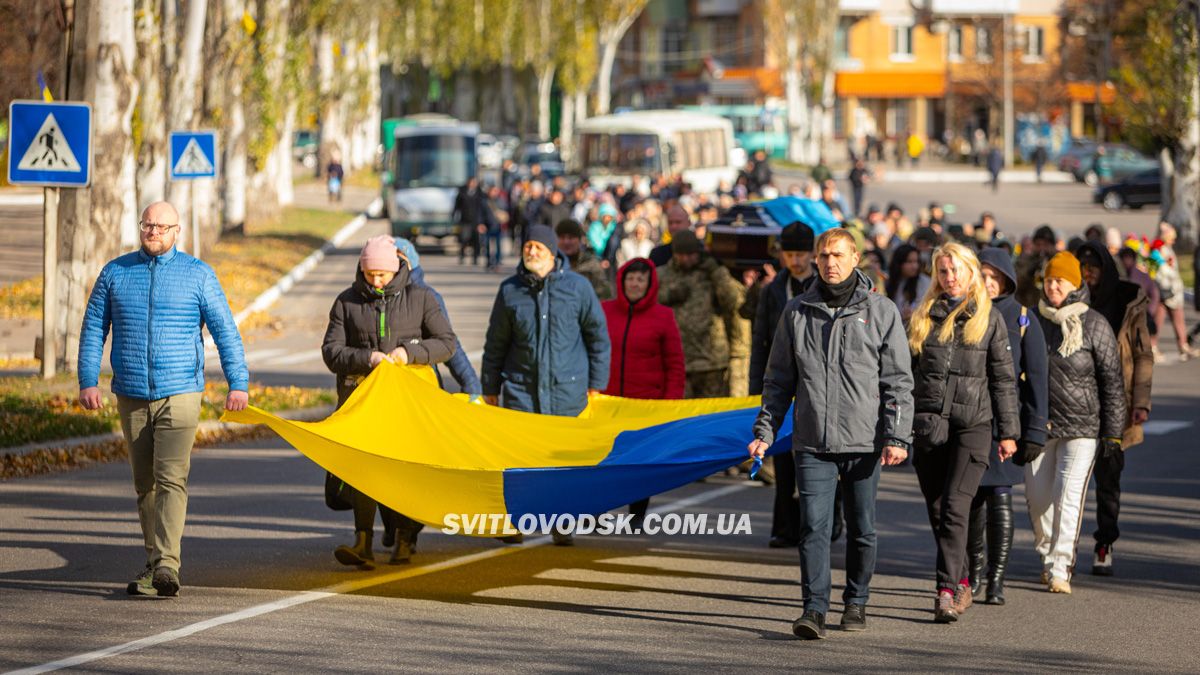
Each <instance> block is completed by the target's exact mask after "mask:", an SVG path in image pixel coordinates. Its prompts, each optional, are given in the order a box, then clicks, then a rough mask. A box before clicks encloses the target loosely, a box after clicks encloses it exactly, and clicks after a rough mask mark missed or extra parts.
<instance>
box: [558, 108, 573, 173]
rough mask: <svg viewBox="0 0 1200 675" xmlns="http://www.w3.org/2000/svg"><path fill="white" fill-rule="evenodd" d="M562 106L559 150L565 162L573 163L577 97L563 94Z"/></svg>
mask: <svg viewBox="0 0 1200 675" xmlns="http://www.w3.org/2000/svg"><path fill="white" fill-rule="evenodd" d="M560 105H561V108H560V110H561V112H562V114H561V116H560V117H559V127H558V137H559V145H558V150H559V152H560V153H561V154H562V158H563V161H567V162H569V161H571V155H572V153H574V152H575V143H574V141H575V95H574V94H568V93H566V92H563V95H562V103H561V104H560Z"/></svg>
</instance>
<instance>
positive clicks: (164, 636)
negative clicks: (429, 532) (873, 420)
mask: <svg viewBox="0 0 1200 675" xmlns="http://www.w3.org/2000/svg"><path fill="white" fill-rule="evenodd" d="M747 485H748V484H745V485H743V484H735V485H726V486H724V487H719V488H716V489H713V490H708V491H706V492H701V493H700V494H697V495H692V496H691V497H685V498H683V499H679V500H677V501H674V502H671V503H669V504H663V505H661V506H657V507H655V508H654V509H653V512H655V513H661V512H664V511H674V510H678V509H684V508H688V507H691V506H697V505H699V504H704V503H706V502H710V501H713V500H715V499H720V498H721V497H724V496H725V495H729V494H733V493H734V492H738V491H740V490H744V489H745V488H746V487H747ZM550 541H551V538H550V536H549V535H546V536H541V537H537V538H534V539H531V540H529V541H526V542H525V545H524V546H505V547H503V548H493V549H488V550H486V551H480V552H479V553H472V554H470V555H464V556H459V557H457V558H450V559H449V560H443V561H441V562H437V563H432V564H429V565H422V566H419V567H412V568H409V569H406V570H401V571H399V572H392V573H391V574H383V575H379V576H373V577H367V578H364V579H359V580H357V581H345V582H342V583H340V584H334V585H333V586H326V587H324V588H317V589H314V590H311V591H302V592H300V593H297V594H295V595H291V596H288V597H286V598H281V599H279V600H276V601H274V602H267V603H264V604H261V605H254V606H253V607H247V608H246V609H243V610H239V611H236V612H231V613H229V614H222V615H220V616H214V617H213V618H211V619H205V620H204V621H198V622H196V623H192V624H188V625H186V626H184V627H182V628H176V629H175V630H169V631H165V632H162V633H158V634H157V635H151V636H148V637H144V638H142V639H140V640H133V641H132V642H126V643H124V644H119V645H114V646H112V647H105V648H104V649H97V650H95V651H90V652H85V653H83V654H76V655H75V656H69V657H67V658H64V659H59V660H57V661H50V662H47V663H43V664H41V665H37V666H30V667H28V668H22V669H20V670H13V671H10V672H9V673H8V675H18V674H20V675H25V674H26V673H30V674H32V673H49V672H52V671H55V670H61V669H63V668H74V667H76V666H81V665H83V664H85V663H91V662H93V661H99V660H100V659H107V658H109V657H111V656H118V655H121V654H129V653H131V652H137V651H141V650H143V649H147V648H149V647H156V646H158V645H161V644H166V643H168V642H174V641H175V640H179V639H182V638H185V637H189V636H192V635H195V634H197V633H201V632H203V631H206V630H208V629H210V628H216V627H218V626H224V625H227V624H231V623H236V622H238V621H244V620H246V619H253V618H254V617H258V616H263V615H264V614H271V613H272V612H278V611H279V610H282V609H287V608H289V607H296V606H298V605H304V604H307V603H310V602H315V601H317V600H324V599H325V598H331V597H334V596H336V595H344V594H347V593H356V592H358V591H361V590H364V589H367V588H372V587H375V586H383V585H385V584H390V583H393V582H396V581H401V580H404V579H411V578H413V577H419V576H423V575H426V574H432V573H434V572H441V571H442V570H447V569H452V568H455V567H461V566H463V565H469V564H471V563H475V562H479V561H481V560H488V559H491V558H498V557H500V556H503V555H511V554H513V553H519V552H521V551H528V550H531V549H533V548H536V547H538V546H542V545H545V544H548V543H550Z"/></svg>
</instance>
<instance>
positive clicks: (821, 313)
mask: <svg viewBox="0 0 1200 675" xmlns="http://www.w3.org/2000/svg"><path fill="white" fill-rule="evenodd" d="M855 274H856V275H857V277H858V288H857V290H855V291H854V297H853V298H851V300H850V302H849V303H848V304H847V305H846V306H845V307H843V308H840V310H839V309H834V308H830V307H829V306H828V305H826V304H825V302H824V301H823V300H822V299H821V295H820V293H819V291H818V284H812V286H810V287H809V289H808V290H807V291H806V292H805V293H804V294H803V295H799V296H797V297H795V298H793V299H792V300H791V301H790V302H788V304H787V306H785V307H784V309H783V314H782V316H780V318H779V326H778V327H777V328H776V329H775V340H774V342H773V343H772V345H771V355H770V357H769V358H768V360H767V370H766V374H765V376H764V378H763V394H762V408H761V409H760V410H759V413H758V419H757V420H755V422H754V435H755V437H756V438H759V439H761V440H763V441H766V442H767V443H768V444H770V443H773V442H774V441H775V434H776V433H777V432H778V431H779V427H780V426H781V425H782V424H783V420H784V415H786V414H787V409H788V406H789V405H792V403H793V399H794V400H795V406H794V407H795V409H794V411H793V417H792V425H793V429H792V449H793V450H794V451H796V452H814V453H824V452H837V453H851V452H858V453H874V452H879V451H880V450H881V449H882V448H883V446H884V445H898V446H900V447H904V448H907V447H910V446H911V445H912V420H913V376H912V370H911V363H912V357H911V355H910V353H909V349H908V338H907V336H906V335H905V333H904V323H903V321H902V320H901V318H900V311H899V310H898V309H896V305H895V304H894V303H892V301H891V300H888V299H887V298H886V297H884V296H883V295H880V294H878V293H873V292H871V286H872V284H871V281H870V280H869V279H868V278H867V277H866V275H864V274H863V273H862V272H859V271H855Z"/></svg>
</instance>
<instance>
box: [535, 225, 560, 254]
mask: <svg viewBox="0 0 1200 675" xmlns="http://www.w3.org/2000/svg"><path fill="white" fill-rule="evenodd" d="M529 241H536V242H537V243H539V244H541V245H542V246H545V247H546V248H548V249H550V252H551V253H553V254H554V255H558V237H556V236H554V230H551V229H550V228H549V227H548V226H546V225H534V226H533V227H531V228H529Z"/></svg>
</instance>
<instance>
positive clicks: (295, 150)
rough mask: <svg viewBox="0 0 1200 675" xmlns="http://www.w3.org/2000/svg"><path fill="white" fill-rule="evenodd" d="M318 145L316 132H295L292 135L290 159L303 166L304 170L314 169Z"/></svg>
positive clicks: (302, 130) (303, 130)
mask: <svg viewBox="0 0 1200 675" xmlns="http://www.w3.org/2000/svg"><path fill="white" fill-rule="evenodd" d="M318 143H319V139H318V138H317V132H315V131H312V130H310V129H301V130H300V131H297V132H296V133H295V134H293V135H292V158H293V159H295V160H296V161H297V162H300V163H301V164H303V165H304V168H306V169H315V168H316V167H317V150H318Z"/></svg>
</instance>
